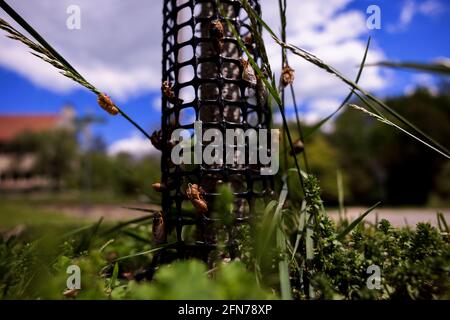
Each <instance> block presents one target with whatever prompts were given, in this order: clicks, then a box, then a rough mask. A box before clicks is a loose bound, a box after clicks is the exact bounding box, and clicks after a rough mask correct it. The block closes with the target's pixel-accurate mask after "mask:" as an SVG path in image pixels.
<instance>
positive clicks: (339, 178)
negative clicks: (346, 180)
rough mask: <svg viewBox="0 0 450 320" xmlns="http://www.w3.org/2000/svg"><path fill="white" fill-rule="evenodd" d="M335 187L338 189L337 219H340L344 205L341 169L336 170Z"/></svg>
mask: <svg viewBox="0 0 450 320" xmlns="http://www.w3.org/2000/svg"><path fill="white" fill-rule="evenodd" d="M336 173H337V179H336V180H337V189H338V202H339V220H342V217H343V216H344V212H345V207H344V184H343V181H342V172H341V170H337V172H336Z"/></svg>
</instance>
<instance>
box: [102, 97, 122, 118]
mask: <svg viewBox="0 0 450 320" xmlns="http://www.w3.org/2000/svg"><path fill="white" fill-rule="evenodd" d="M97 102H98V105H99V106H100V107H102V109H103V110H105V111H106V112H108V113H109V114H110V115H113V116H115V115H116V114H118V113H119V109H117V107H116V105H115V104H114V102H112V100H111V98H110V97H109V96H108V95H107V94H104V93H101V94H99V95H98V96H97Z"/></svg>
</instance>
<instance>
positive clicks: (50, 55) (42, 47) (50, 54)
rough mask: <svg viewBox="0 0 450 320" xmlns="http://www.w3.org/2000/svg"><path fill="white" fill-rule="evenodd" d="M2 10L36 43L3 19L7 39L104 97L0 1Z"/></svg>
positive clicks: (2, 26) (118, 110) (128, 119)
mask: <svg viewBox="0 0 450 320" xmlns="http://www.w3.org/2000/svg"><path fill="white" fill-rule="evenodd" d="M0 8H2V9H3V10H4V11H5V12H6V13H7V14H8V15H9V16H10V17H11V18H12V19H13V20H14V21H16V22H17V23H18V24H19V25H20V26H21V27H22V28H24V29H25V30H26V31H27V32H28V33H29V34H30V35H31V36H32V37H33V38H34V39H35V40H36V41H33V40H31V39H30V38H28V37H26V36H25V35H24V34H22V33H20V32H19V31H17V30H16V29H15V28H14V27H13V26H11V25H10V24H9V23H8V22H6V21H5V20H3V19H0V29H2V30H4V31H5V32H6V33H7V34H8V35H7V37H8V38H10V39H13V40H17V41H20V42H22V43H23V44H25V45H26V46H27V47H29V48H30V49H31V50H32V52H31V54H32V55H34V56H36V57H38V58H39V59H41V60H43V61H45V62H47V63H49V64H51V65H52V66H53V67H55V68H56V69H58V70H59V72H60V73H61V74H62V75H64V76H65V77H67V78H69V79H71V80H73V81H75V82H77V83H79V84H80V85H82V86H83V87H85V88H86V89H88V90H90V91H92V92H93V93H95V94H96V95H97V96H98V97H101V96H104V93H102V92H101V91H100V90H99V89H97V88H96V87H95V86H94V85H92V84H91V83H89V82H88V81H87V80H86V79H85V78H84V77H83V76H82V75H81V74H80V73H79V72H78V71H77V70H76V69H75V68H74V67H73V66H72V65H71V64H70V63H69V62H67V60H66V59H64V57H62V56H61V55H60V54H59V53H58V52H57V51H56V50H55V49H54V48H53V47H52V46H51V45H50V44H49V43H48V42H47V41H46V40H45V39H44V38H43V37H42V36H41V35H40V34H39V33H38V32H37V31H36V30H35V29H34V28H33V27H32V26H31V25H30V24H28V22H26V21H25V20H24V19H23V18H22V17H21V16H20V15H19V14H18V13H17V12H16V11H15V10H14V9H13V8H12V7H11V6H9V5H8V4H7V3H6V2H5V1H4V0H0ZM112 104H113V105H112V106H111V107H112V108H115V109H116V110H117V112H118V113H119V114H120V115H122V116H123V117H124V118H125V119H126V120H127V121H128V122H129V123H131V124H132V125H133V126H134V127H135V128H136V129H138V130H139V131H140V132H141V133H142V134H143V135H144V136H145V137H147V138H148V139H149V140H150V135H149V134H148V133H147V132H145V130H144V129H142V128H141V127H140V126H139V125H138V124H137V123H136V122H135V121H134V120H133V119H131V118H130V117H129V116H128V115H127V114H126V113H125V112H124V111H123V110H121V109H120V108H119V107H118V106H117V105H116V104H114V103H112Z"/></svg>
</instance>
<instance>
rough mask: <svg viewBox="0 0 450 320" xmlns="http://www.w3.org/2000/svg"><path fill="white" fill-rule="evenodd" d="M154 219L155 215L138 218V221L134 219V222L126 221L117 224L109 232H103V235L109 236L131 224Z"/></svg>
mask: <svg viewBox="0 0 450 320" xmlns="http://www.w3.org/2000/svg"><path fill="white" fill-rule="evenodd" d="M152 218H153V215H152V214H150V215H147V216H143V217H139V218H136V219H133V220H128V221H125V222H121V223H119V224H117V225H116V226H114V227H112V228H110V229H108V230H105V231H104V232H103V235H107V234H110V233H112V232H114V231H117V230H120V229H122V228H124V227H126V226H129V225H130V224H134V223H139V222H143V221H147V220H150V219H152Z"/></svg>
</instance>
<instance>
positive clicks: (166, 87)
mask: <svg viewBox="0 0 450 320" xmlns="http://www.w3.org/2000/svg"><path fill="white" fill-rule="evenodd" d="M161 91H162V94H163V96H164V97H166V98H167V100H168V101H169V102H170V103H173V104H174V105H180V104H183V100H182V99H180V98H178V97H176V96H175V94H174V93H173V90H172V84H171V83H169V82H168V81H164V82H163V83H162V85H161Z"/></svg>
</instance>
